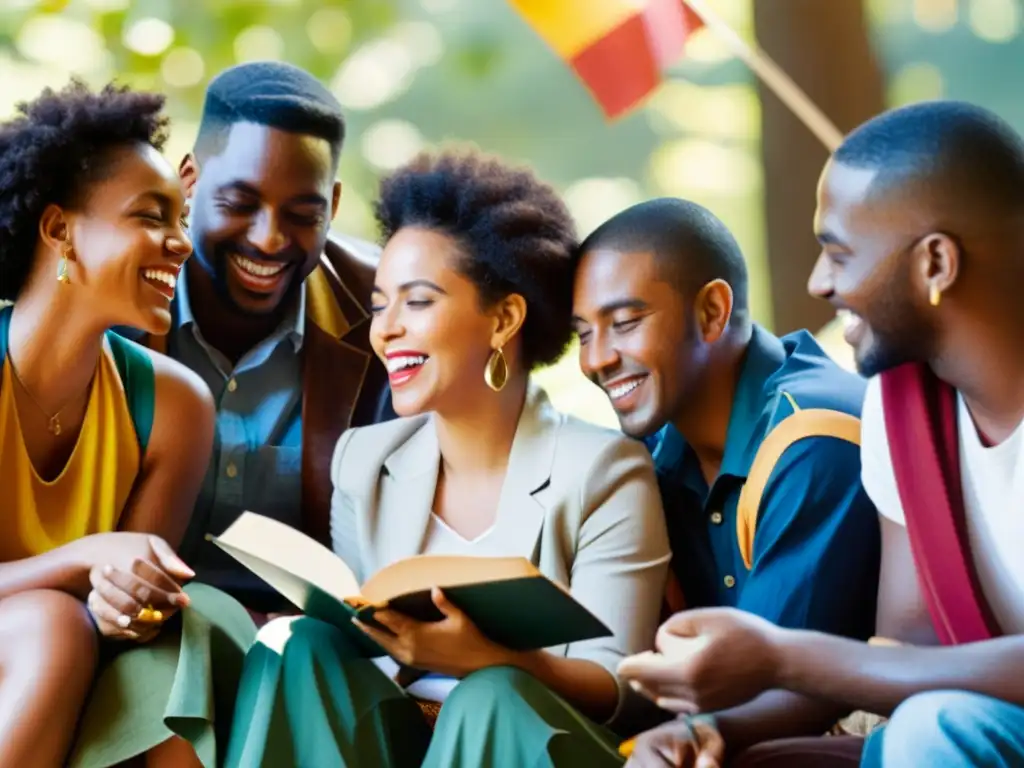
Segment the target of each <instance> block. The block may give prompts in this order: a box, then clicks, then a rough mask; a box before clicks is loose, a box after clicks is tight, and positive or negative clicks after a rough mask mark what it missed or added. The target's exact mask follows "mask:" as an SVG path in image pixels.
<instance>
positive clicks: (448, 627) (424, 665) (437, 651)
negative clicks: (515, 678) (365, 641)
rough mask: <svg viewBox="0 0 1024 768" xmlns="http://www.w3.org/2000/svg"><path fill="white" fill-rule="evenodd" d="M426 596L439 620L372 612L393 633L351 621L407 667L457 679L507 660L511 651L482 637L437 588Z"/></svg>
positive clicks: (501, 663) (463, 614)
mask: <svg viewBox="0 0 1024 768" xmlns="http://www.w3.org/2000/svg"><path fill="white" fill-rule="evenodd" d="M430 597H431V599H432V600H433V601H434V605H436V606H437V608H438V610H439V611H441V613H442V614H444V618H443V619H442V620H441V621H431V622H426V621H416V619H411V618H409V617H408V616H405V615H403V614H401V613H398V612H396V611H386V610H385V611H378V612H376V613H374V614H373V618H374V620H375V621H377V622H379V623H380V624H382V625H384V626H385V627H387V628H388V629H390V630H391V631H392V632H394V635H390V634H388V633H387V632H383V631H381V630H379V629H375V628H374V627H370V626H367V625H366V624H363V623H362V622H360V621H358V620H356V619H353V622H352V623H354V624H355V625H356V626H357V627H359V628H360V629H361V630H362V631H363V632H365V633H366V634H367V635H369V636H370V637H371V638H372V639H373V640H375V641H376V642H377V643H378V644H379V645H380V646H381V648H383V649H384V650H385V651H387V652H388V655H390V656H391V658H393V659H394V660H395V661H397V662H398V663H399V664H404V665H405V666H407V667H414V668H416V669H422V670H426V671H428V672H437V673H439V674H442V675H449V676H451V677H456V678H461V677H465V676H466V675H468V674H469V673H470V672H475V671H476V670H478V669H484V668H485V667H495V666H501V665H504V664H507V663H508V659H509V657H510V655H511V652H510V651H509V650H508V649H506V648H503V647H502V646H500V645H498V644H496V643H493V642H491V641H490V640H488V639H487V638H486V637H484V636H483V634H482V633H481V632H480V630H479V629H477V628H476V625H475V624H473V622H472V621H470V620H469V617H468V616H467V615H466V614H465V613H463V612H462V611H460V610H459V609H458V608H456V607H455V606H454V605H452V604H451V603H450V602H448V599H447V598H446V597H445V596H444V593H442V592H441V590H440V589H438V588H437V587H434V589H432V590H431V592H430Z"/></svg>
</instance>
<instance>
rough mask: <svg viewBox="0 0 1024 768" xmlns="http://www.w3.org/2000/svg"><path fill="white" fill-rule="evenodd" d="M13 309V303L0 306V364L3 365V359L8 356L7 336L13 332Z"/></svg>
mask: <svg viewBox="0 0 1024 768" xmlns="http://www.w3.org/2000/svg"><path fill="white" fill-rule="evenodd" d="M13 310H14V305H13V304H12V305H8V306H6V307H0V365H3V360H4V359H5V358H6V357H7V337H8V336H9V335H10V332H11V312H12V311H13Z"/></svg>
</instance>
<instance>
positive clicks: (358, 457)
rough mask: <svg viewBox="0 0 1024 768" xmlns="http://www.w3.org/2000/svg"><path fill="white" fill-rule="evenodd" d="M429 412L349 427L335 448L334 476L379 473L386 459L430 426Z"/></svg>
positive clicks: (360, 475) (338, 480)
mask: <svg viewBox="0 0 1024 768" xmlns="http://www.w3.org/2000/svg"><path fill="white" fill-rule="evenodd" d="M429 423H430V417H429V415H427V414H418V415H416V416H405V417H399V418H396V419H391V420H390V421H382V422H379V423H377V424H369V425H367V426H363V427H349V428H348V429H347V430H345V431H344V432H343V433H342V434H341V437H340V438H338V443H337V446H336V448H335V452H334V458H333V461H332V467H331V477H332V478H333V479H334V481H335V483H338V482H340V481H341V479H342V477H343V474H344V476H345V477H362V476H367V477H370V476H372V477H374V478H375V477H377V475H379V474H380V471H381V469H382V468H383V467H384V465H385V463H386V462H387V461H388V459H389V458H391V457H392V456H393V455H395V454H397V453H399V452H400V451H401V450H402V449H403V447H405V446H406V445H408V444H409V443H410V441H412V440H413V439H414V438H415V437H416V436H417V435H419V434H420V433H421V432H422V431H423V430H424V429H426V428H427V426H428V424H429Z"/></svg>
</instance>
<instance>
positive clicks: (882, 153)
mask: <svg viewBox="0 0 1024 768" xmlns="http://www.w3.org/2000/svg"><path fill="white" fill-rule="evenodd" d="M833 159H834V161H835V162H837V163H841V164H843V165H848V166H850V167H854V168H866V169H877V171H878V174H877V176H876V177H875V179H874V180H873V183H872V187H873V190H872V191H881V192H883V193H884V191H885V190H887V189H890V188H893V187H896V186H902V185H904V184H907V183H916V184H922V185H925V186H926V187H927V188H929V189H930V190H932V191H933V192H937V193H939V194H940V195H943V196H945V197H946V198H947V199H948V200H949V201H950V202H951V203H953V204H955V205H956V206H958V207H960V206H966V205H971V206H972V207H976V208H977V209H978V210H983V209H988V210H1006V209H1007V207H1012V208H1014V209H1019V208H1020V207H1021V206H1022V205H1024V140H1022V139H1021V136H1020V135H1019V134H1018V133H1017V132H1016V131H1015V130H1014V129H1013V128H1012V127H1011V126H1010V125H1009V124H1008V123H1007V122H1006V121H1004V120H1003V119H1002V118H1000V117H998V116H997V115H995V114H994V113H992V112H990V111H988V110H987V109H983V108H982V107H978V106H976V105H974V104H969V103H966V102H962V101H952V100H943V101H926V102H920V103H917V104H909V105H907V106H904V107H899V108H897V109H893V110H889V111H888V112H884V113H882V114H881V115H879V116H878V117H875V118H873V119H872V120H869V121H867V122H866V123H864V124H863V125H861V126H859V127H858V128H856V129H855V130H854V131H852V132H851V133H850V134H849V136H847V137H846V139H845V140H844V141H843V143H842V144H841V145H840V146H839V148H838V149H837V150H836V151H835V153H834V155H833Z"/></svg>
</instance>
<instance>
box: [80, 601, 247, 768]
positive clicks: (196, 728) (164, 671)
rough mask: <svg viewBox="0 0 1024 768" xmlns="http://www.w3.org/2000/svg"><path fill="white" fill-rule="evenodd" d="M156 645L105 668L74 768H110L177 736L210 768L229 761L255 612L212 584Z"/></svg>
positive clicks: (120, 655) (119, 654)
mask: <svg viewBox="0 0 1024 768" xmlns="http://www.w3.org/2000/svg"><path fill="white" fill-rule="evenodd" d="M185 591H186V592H187V593H188V595H189V597H191V598H192V604H191V605H190V606H189V607H188V608H186V609H185V610H183V611H181V612H180V614H179V616H180V619H178V618H177V617H176V619H175V620H174V621H173V623H168V625H167V626H166V627H165V628H164V630H163V631H162V632H161V633H160V634H159V635H158V636H157V637H156V639H154V640H153V641H151V642H149V643H146V644H145V645H135V646H125V647H124V649H123V650H118V651H116V652H114V653H113V654H112V655H111V656H110V657H109V658H108V659H107V660H105V661H104V662H103V663H102V664H101V665H100V671H99V673H98V675H97V678H96V682H95V684H94V686H93V690H92V693H91V694H90V698H89V700H88V701H87V703H86V705H85V709H84V711H83V713H82V720H81V722H80V725H79V732H78V736H77V738H76V740H75V744H74V746H73V747H72V750H71V757H70V759H69V761H68V766H69V768H107V767H108V766H114V765H117V764H119V763H122V762H124V761H126V760H129V759H131V758H134V757H137V756H138V755H142V754H145V753H146V752H148V751H149V750H151V749H152V748H153V747H155V746H157V745H159V744H162V743H163V742H165V741H167V739H169V738H171V737H172V736H180V737H181V738H183V739H185V740H186V741H189V742H191V743H192V745H193V746H194V747H195V750H196V754H197V755H198V756H199V759H200V760H201V761H202V763H203V765H204V766H205V768H215V766H217V765H219V764H221V762H222V761H223V759H224V749H225V746H226V744H227V738H228V734H229V733H230V726H231V718H232V715H233V712H234V706H235V695H236V692H237V690H238V681H239V678H240V676H241V671H242V664H243V660H244V658H245V653H246V651H247V650H248V649H249V646H250V645H251V644H252V642H253V640H254V639H255V637H256V626H255V625H254V624H253V622H252V619H251V618H250V617H249V614H248V612H247V611H246V610H245V609H244V608H243V607H242V606H241V605H240V604H239V603H238V602H236V601H235V600H234V599H233V598H231V597H229V596H228V595H226V594H224V593H223V592H220V591H218V590H216V589H214V588H213V587H209V586H206V585H205V584H195V583H193V584H190V585H188V586H187V587H186V588H185Z"/></svg>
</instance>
